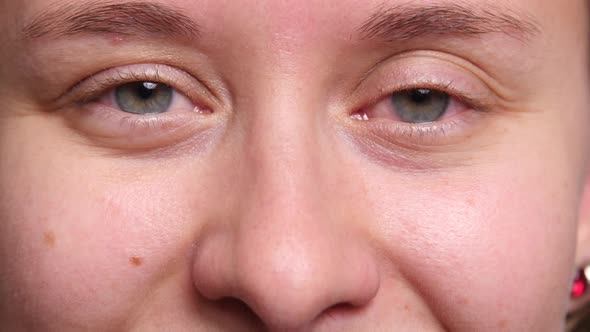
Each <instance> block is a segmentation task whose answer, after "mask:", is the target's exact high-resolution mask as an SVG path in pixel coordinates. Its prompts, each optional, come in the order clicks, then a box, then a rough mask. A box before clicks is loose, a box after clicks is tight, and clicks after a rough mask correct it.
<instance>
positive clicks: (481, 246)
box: [369, 163, 577, 330]
mask: <svg viewBox="0 0 590 332" xmlns="http://www.w3.org/2000/svg"><path fill="white" fill-rule="evenodd" d="M505 166H506V168H502V167H503V166H500V164H497V165H495V166H494V167H491V168H488V169H487V170H486V169H484V168H481V169H479V170H478V171H477V172H475V171H473V170H471V171H468V170H462V171H461V172H460V173H461V174H459V173H458V172H457V174H454V173H451V172H449V173H444V172H441V173H440V174H437V175H433V174H413V175H402V176H400V175H399V174H398V175H397V176H396V179H395V180H394V179H392V180H391V181H383V177H381V178H380V180H379V181H375V183H374V184H373V185H372V186H371V187H372V188H374V189H375V190H374V191H373V192H372V194H374V196H373V197H370V198H369V200H370V201H372V202H373V207H372V210H373V211H376V213H377V215H375V216H374V217H373V218H374V220H379V226H378V227H377V229H378V231H379V233H380V235H377V236H376V237H380V238H381V243H380V245H381V246H383V247H385V249H384V250H383V251H384V252H387V254H388V255H389V257H388V258H389V261H390V262H391V264H392V265H395V268H397V269H399V270H400V272H401V275H403V276H404V277H405V278H407V279H409V280H408V281H409V282H410V283H411V284H412V285H413V287H414V289H415V291H416V292H417V294H420V296H422V297H423V299H424V300H425V301H426V302H427V304H428V305H429V307H430V308H431V309H432V310H433V312H434V314H435V315H436V316H437V317H438V318H440V319H441V320H442V321H443V322H445V325H446V326H447V327H448V328H450V329H451V330H464V329H465V328H466V327H470V328H471V329H473V330H486V329H489V328H490V327H494V329H496V330H497V329H503V328H509V329H511V330H531V329H533V327H535V328H539V329H544V328H546V326H554V325H555V324H556V322H560V321H561V320H562V319H563V317H562V315H563V310H564V309H565V306H564V305H565V302H566V300H567V296H568V294H569V293H568V290H569V282H570V277H571V275H570V270H571V266H572V265H571V264H572V259H573V252H574V243H575V241H574V239H575V225H576V223H575V220H576V214H575V211H576V209H575V202H576V195H577V191H576V187H575V186H571V188H567V187H564V186H563V183H564V182H569V183H572V182H573V181H574V179H573V178H572V179H570V178H566V177H565V176H564V177H561V178H560V177H559V176H556V175H557V174H559V173H558V172H554V173H553V174H552V175H551V176H546V175H548V174H545V173H546V172H547V170H546V169H541V168H539V166H535V164H528V165H527V164H526V163H523V164H520V165H519V166H520V167H518V168H515V167H509V166H510V165H505ZM545 166H547V165H546V164H545V165H543V167H545ZM548 168H550V167H548ZM565 169H566V168H561V171H562V172H564V170H565ZM554 170H555V168H554ZM567 171H568V172H569V171H570V170H567ZM455 172H456V171H455ZM573 173H574V172H570V173H569V174H573ZM562 174H568V173H567V172H564V173H562ZM570 176H571V175H570ZM383 183H390V184H392V185H387V184H386V185H383ZM541 184H542V188H541V187H540V185H541ZM399 188H406V190H405V191H403V190H400V189H399ZM407 188H411V190H410V189H407ZM539 303H544V305H543V306H539ZM531 322H534V323H531ZM524 324H536V325H534V326H532V325H524ZM542 324H549V325H545V326H543V325H542ZM551 324H553V325H551ZM557 328H558V327H557V326H556V329H557Z"/></svg>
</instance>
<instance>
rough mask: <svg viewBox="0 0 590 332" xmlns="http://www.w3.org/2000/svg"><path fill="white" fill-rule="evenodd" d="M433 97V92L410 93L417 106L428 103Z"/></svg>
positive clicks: (419, 91)
mask: <svg viewBox="0 0 590 332" xmlns="http://www.w3.org/2000/svg"><path fill="white" fill-rule="evenodd" d="M431 96H432V90H426V89H416V90H411V91H410V93H409V97H410V98H411V99H412V101H413V102H414V103H416V104H426V103H428V102H429V101H430V99H431Z"/></svg>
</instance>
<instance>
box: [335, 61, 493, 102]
mask: <svg viewBox="0 0 590 332" xmlns="http://www.w3.org/2000/svg"><path fill="white" fill-rule="evenodd" d="M398 56H399V57H392V58H389V59H387V60H386V61H382V62H381V63H380V64H379V65H377V66H376V67H373V68H371V69H370V72H369V73H368V74H367V75H365V76H363V77H362V80H361V82H360V83H359V84H358V86H357V87H356V88H355V89H354V92H353V93H352V94H351V97H350V99H349V100H348V101H347V104H348V108H349V109H351V110H352V111H357V110H359V109H361V108H364V107H370V106H371V105H374V104H375V103H378V102H380V101H381V100H383V99H384V98H387V97H388V96H389V95H391V94H392V93H395V92H399V91H403V90H410V89H416V88H430V89H433V90H439V91H442V92H445V93H448V94H449V95H451V96H452V97H455V98H457V99H459V100H460V101H462V102H463V103H465V104H467V105H468V106H471V107H474V108H477V109H478V110H482V111H487V110H492V109H494V108H495V107H496V106H497V105H498V103H499V100H500V99H502V97H501V96H498V95H497V93H496V92H495V90H494V89H493V88H492V87H490V86H489V84H488V82H487V80H486V79H485V77H484V78H482V77H481V75H479V74H480V73H479V72H478V71H477V70H476V69H473V70H472V69H471V68H470V66H468V65H458V64H457V62H459V60H457V61H447V60H446V59H443V57H442V56H438V54H437V55H436V56H431V52H430V53H429V52H426V51H425V52H420V51H417V52H415V54H412V53H411V52H410V53H404V54H400V55H398Z"/></svg>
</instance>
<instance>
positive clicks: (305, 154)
mask: <svg viewBox="0 0 590 332" xmlns="http://www.w3.org/2000/svg"><path fill="white" fill-rule="evenodd" d="M285 117H288V115H285V114H283V116H280V117H273V116H269V117H265V119H258V120H254V122H255V123H254V124H252V123H251V126H252V127H253V130H249V131H248V132H249V133H251V134H247V137H244V138H243V139H242V140H241V141H243V142H244V144H243V149H240V151H242V152H241V154H239V156H238V158H239V159H240V160H241V162H240V163H235V164H234V165H233V170H234V171H233V172H232V173H231V174H232V175H227V174H226V175H225V176H226V177H227V176H232V177H233V180H232V181H231V182H232V186H231V191H230V192H227V193H225V199H226V202H228V203H227V204H226V206H231V208H227V209H226V211H224V213H223V215H224V216H226V217H224V220H214V221H212V222H211V224H210V225H207V227H204V229H205V231H203V232H204V233H202V234H201V236H200V238H199V241H198V244H197V246H196V251H195V252H196V253H195V258H194V263H193V280H194V285H195V287H196V289H197V291H198V293H200V294H201V295H202V296H203V297H205V298H206V299H208V300H210V301H217V300H221V299H227V298H233V299H237V300H240V301H241V302H243V303H245V304H246V305H247V306H248V307H249V308H250V309H251V311H252V312H254V313H255V314H256V315H257V316H258V317H259V318H260V320H262V322H263V323H264V324H265V325H266V326H267V327H268V328H269V329H270V330H276V331H299V330H306V329H309V328H310V327H311V326H312V325H313V324H314V323H315V322H318V321H320V318H321V317H322V316H323V315H325V314H327V313H331V314H330V316H331V317H335V316H337V315H332V314H333V313H335V312H338V311H339V310H338V309H340V308H347V309H348V308H350V307H363V306H365V305H367V304H368V303H370V301H371V300H372V299H373V298H374V297H375V296H376V294H377V292H378V289H379V273H378V270H377V264H376V261H375V257H374V256H373V255H372V254H371V250H370V249H369V244H368V243H367V242H366V241H365V240H366V239H365V238H364V237H363V236H362V234H363V232H362V229H363V228H362V220H361V219H360V218H357V217H356V216H355V213H354V209H353V207H354V206H355V205H356V203H357V202H355V201H354V200H356V199H358V197H357V196H355V193H354V192H353V191H354V189H352V188H350V185H349V182H347V181H342V180H343V178H345V177H344V176H343V175H342V173H343V171H341V169H342V167H343V166H342V164H341V163H340V162H339V161H338V157H337V153H336V152H334V151H332V150H331V149H329V148H327V147H328V146H329V145H330V144H329V143H328V142H327V141H328V139H327V138H326V135H324V134H321V131H320V130H317V126H314V125H310V123H306V120H305V119H302V118H303V117H298V118H289V119H285ZM273 118H275V119H276V118H280V119H281V120H280V121H273ZM314 128H316V129H314ZM330 151H331V152H330ZM229 202H234V203H235V204H233V203H229ZM340 312H355V311H354V310H352V311H351V310H342V311H340Z"/></svg>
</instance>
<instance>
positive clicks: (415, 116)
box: [391, 89, 450, 123]
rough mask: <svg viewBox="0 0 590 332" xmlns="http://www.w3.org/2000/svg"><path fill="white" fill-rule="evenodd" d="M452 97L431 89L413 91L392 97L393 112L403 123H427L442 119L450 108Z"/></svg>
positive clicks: (395, 94) (402, 92)
mask: <svg viewBox="0 0 590 332" xmlns="http://www.w3.org/2000/svg"><path fill="white" fill-rule="evenodd" d="M449 101H450V96H449V95H448V94H446V93H444V92H440V91H436V90H431V89H412V90H407V91H401V92H397V93H394V94H393V95H392V96H391V103H392V106H393V111H394V112H395V113H396V114H395V115H397V116H398V117H399V118H400V119H401V120H402V121H403V122H408V123H425V122H434V121H436V120H438V119H440V117H441V116H443V115H444V113H445V112H446V111H447V109H448V107H449Z"/></svg>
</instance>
